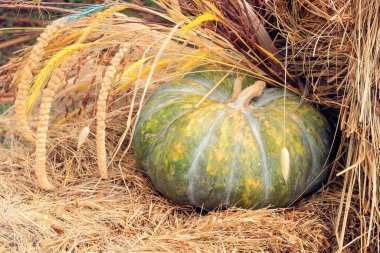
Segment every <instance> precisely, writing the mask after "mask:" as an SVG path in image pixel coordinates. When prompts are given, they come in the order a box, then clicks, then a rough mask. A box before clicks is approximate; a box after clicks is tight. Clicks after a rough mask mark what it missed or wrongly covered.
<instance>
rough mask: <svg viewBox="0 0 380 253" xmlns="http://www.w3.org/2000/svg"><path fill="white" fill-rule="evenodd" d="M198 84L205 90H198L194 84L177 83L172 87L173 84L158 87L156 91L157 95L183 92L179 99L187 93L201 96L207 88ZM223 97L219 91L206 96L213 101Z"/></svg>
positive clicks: (180, 93) (218, 100)
mask: <svg viewBox="0 0 380 253" xmlns="http://www.w3.org/2000/svg"><path fill="white" fill-rule="evenodd" d="M197 84H199V83H197ZM200 86H202V88H204V89H205V90H200V89H198V88H197V87H194V86H184V85H178V86H175V87H174V88H173V86H168V87H160V88H159V90H158V91H157V92H158V94H159V95H161V94H163V96H167V95H168V94H173V93H178V94H179V95H183V94H185V95H183V96H182V97H181V98H179V99H183V98H185V97H186V96H187V95H199V96H201V97H203V96H204V94H205V92H207V91H208V90H207V88H206V87H204V86H203V85H202V84H200ZM161 92H163V93H161ZM164 92H165V93H164ZM224 97H225V96H224V94H222V93H221V92H217V93H212V94H210V96H209V97H208V98H209V99H211V100H213V101H216V102H220V101H221V100H224V99H225V98H224Z"/></svg>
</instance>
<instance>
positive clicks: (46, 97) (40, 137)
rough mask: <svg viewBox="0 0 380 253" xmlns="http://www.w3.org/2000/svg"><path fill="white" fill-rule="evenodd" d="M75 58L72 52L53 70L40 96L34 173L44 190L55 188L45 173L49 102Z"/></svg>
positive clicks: (63, 80)
mask: <svg viewBox="0 0 380 253" xmlns="http://www.w3.org/2000/svg"><path fill="white" fill-rule="evenodd" d="M75 59H76V57H75V54H74V55H72V57H70V58H69V59H67V60H66V61H64V62H63V63H62V64H61V65H60V66H59V67H57V68H56V69H55V70H54V71H53V73H52V74H51V78H50V80H49V82H48V84H47V86H46V88H45V90H44V91H43V94H42V97H41V105H40V109H39V115H38V125H37V132H36V160H35V173H36V177H37V182H38V185H39V186H40V187H41V188H42V189H44V190H53V189H54V188H55V187H54V185H53V184H52V183H50V181H49V179H48V177H47V174H46V144H47V131H48V125H49V118H50V109H51V104H52V102H53V99H54V96H55V94H56V92H57V90H58V88H59V87H60V86H63V85H64V83H65V77H66V74H67V72H68V71H69V70H70V69H71V68H72V66H73V65H74V63H75V62H74V61H75Z"/></svg>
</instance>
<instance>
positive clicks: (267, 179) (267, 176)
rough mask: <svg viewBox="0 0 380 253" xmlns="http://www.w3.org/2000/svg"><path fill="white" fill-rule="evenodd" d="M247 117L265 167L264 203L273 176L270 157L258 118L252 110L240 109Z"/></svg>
mask: <svg viewBox="0 0 380 253" xmlns="http://www.w3.org/2000/svg"><path fill="white" fill-rule="evenodd" d="M239 111H240V112H241V113H242V114H243V115H244V116H245V117H246V119H247V120H248V122H249V125H250V126H251V129H252V133H253V136H254V137H255V138H256V141H257V144H258V145H259V148H260V156H261V160H262V163H263V167H264V170H265V171H264V173H263V174H264V183H265V187H264V189H265V194H264V198H263V200H262V202H263V203H265V201H267V200H268V199H269V193H270V192H269V191H270V185H269V182H270V180H271V177H270V172H269V168H268V158H267V155H266V154H265V150H266V149H265V146H264V142H263V140H262V139H261V136H260V130H259V127H260V125H259V122H258V120H257V119H255V117H254V115H253V114H252V112H251V110H239ZM261 206H263V204H261Z"/></svg>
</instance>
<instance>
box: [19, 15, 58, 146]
mask: <svg viewBox="0 0 380 253" xmlns="http://www.w3.org/2000/svg"><path fill="white" fill-rule="evenodd" d="M62 26H63V25H62V23H61V22H58V21H56V22H53V23H52V24H51V25H48V26H47V27H46V28H45V30H44V32H43V33H42V34H41V35H40V37H39V38H38V39H37V43H36V44H35V45H34V46H33V48H32V50H31V52H30V55H29V58H28V59H27V60H26V62H25V64H24V66H23V68H22V69H21V72H20V75H19V76H18V78H17V80H19V83H18V84H17V95H16V100H15V114H16V115H15V119H16V124H17V130H18V132H19V133H20V134H21V135H22V136H23V137H24V138H25V139H26V140H28V141H30V142H32V143H34V142H35V138H34V136H33V132H32V130H31V129H30V127H29V125H28V123H27V119H26V99H27V96H28V91H29V88H30V85H31V82H32V80H33V73H32V71H33V68H34V67H36V66H37V65H38V63H39V62H40V61H41V59H42V57H43V55H44V52H45V48H46V47H47V45H48V44H49V42H50V40H51V39H52V38H53V37H54V34H55V33H56V32H57V31H58V30H59V29H61V28H62Z"/></svg>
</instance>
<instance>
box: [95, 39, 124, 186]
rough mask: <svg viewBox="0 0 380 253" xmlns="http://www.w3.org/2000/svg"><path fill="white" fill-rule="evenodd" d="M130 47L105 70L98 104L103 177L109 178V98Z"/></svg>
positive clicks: (120, 53)
mask: <svg viewBox="0 0 380 253" xmlns="http://www.w3.org/2000/svg"><path fill="white" fill-rule="evenodd" d="M129 47H130V45H129V43H126V44H124V45H123V46H121V48H120V49H119V50H118V52H117V53H116V54H115V56H114V57H113V58H112V60H111V62H110V65H109V66H108V67H107V70H106V72H105V75H104V78H103V82H102V84H101V87H100V90H99V95H98V101H97V105H96V152H97V156H98V168H99V173H100V176H101V178H103V179H107V178H108V173H107V153H106V130H105V128H106V122H105V121H106V107H107V98H108V93H109V90H110V88H111V85H112V83H113V81H114V80H115V78H116V72H117V68H118V66H119V65H120V63H121V61H122V59H123V57H124V55H125V54H126V53H127V51H128V49H129Z"/></svg>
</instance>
